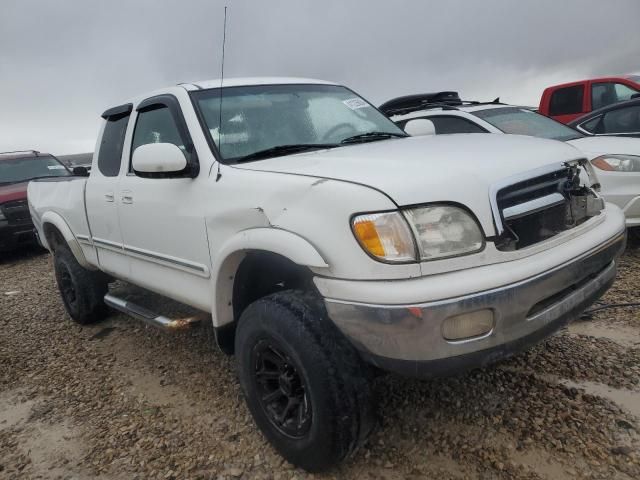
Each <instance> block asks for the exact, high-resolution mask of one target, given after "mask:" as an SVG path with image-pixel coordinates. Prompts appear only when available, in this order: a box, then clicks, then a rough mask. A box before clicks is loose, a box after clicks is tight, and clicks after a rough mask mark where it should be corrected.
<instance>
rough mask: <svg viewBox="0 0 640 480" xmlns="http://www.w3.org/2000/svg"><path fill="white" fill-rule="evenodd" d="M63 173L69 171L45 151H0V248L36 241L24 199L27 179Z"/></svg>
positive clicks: (9, 248) (25, 199)
mask: <svg viewBox="0 0 640 480" xmlns="http://www.w3.org/2000/svg"><path fill="white" fill-rule="evenodd" d="M66 175H71V172H70V171H69V170H68V169H67V167H65V166H64V165H63V164H62V163H61V162H60V161H59V160H58V159H57V158H56V157H54V156H53V155H49V154H48V153H40V152H36V151H35V150H31V151H24V152H6V153H0V251H6V250H11V249H13V248H16V247H19V246H21V245H23V244H33V243H35V241H36V236H35V230H34V228H33V223H32V222H31V215H30V214H29V205H28V203H27V184H28V183H29V181H30V180H33V179H34V178H43V177H60V176H66Z"/></svg>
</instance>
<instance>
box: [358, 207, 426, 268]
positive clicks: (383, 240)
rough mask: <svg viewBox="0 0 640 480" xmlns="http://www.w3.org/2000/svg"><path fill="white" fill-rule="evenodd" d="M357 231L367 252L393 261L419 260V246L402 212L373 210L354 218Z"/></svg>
mask: <svg viewBox="0 0 640 480" xmlns="http://www.w3.org/2000/svg"><path fill="white" fill-rule="evenodd" d="M352 227H353V233H354V235H355V236H356V238H357V239H358V242H360V245H361V246H362V248H364V250H365V251H366V252H368V253H369V254H370V255H372V256H373V257H375V258H377V259H378V260H383V261H385V262H392V263H406V262H415V261H416V249H415V246H414V243H413V237H412V236H411V230H410V229H409V225H407V221H406V220H405V219H404V218H403V217H402V214H401V213H400V212H385V213H369V214H365V215H359V216H357V217H354V218H353V221H352Z"/></svg>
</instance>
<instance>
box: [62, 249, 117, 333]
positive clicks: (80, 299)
mask: <svg viewBox="0 0 640 480" xmlns="http://www.w3.org/2000/svg"><path fill="white" fill-rule="evenodd" d="M53 264H54V268H55V274H56V281H57V283H58V290H59V291H60V296H61V297H62V302H63V303H64V307H65V309H66V310H67V313H68V314H69V316H70V317H71V319H72V320H73V321H74V322H76V323H79V324H80V325H86V324H89V323H94V322H97V321H99V320H102V319H103V318H104V317H105V316H106V314H107V306H106V305H105V303H104V295H105V294H106V293H107V291H108V284H107V278H106V276H105V275H103V274H102V273H101V272H93V271H91V270H87V269H85V268H83V267H82V266H81V265H80V264H79V263H78V261H77V260H76V258H75V257H74V256H73V254H72V253H71V252H70V251H69V250H68V249H67V248H65V247H59V248H57V249H56V250H55V252H54V255H53Z"/></svg>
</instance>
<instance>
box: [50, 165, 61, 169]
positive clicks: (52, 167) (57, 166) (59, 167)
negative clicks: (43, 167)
mask: <svg viewBox="0 0 640 480" xmlns="http://www.w3.org/2000/svg"><path fill="white" fill-rule="evenodd" d="M47 168H48V169H49V170H64V167H63V166H62V165H47Z"/></svg>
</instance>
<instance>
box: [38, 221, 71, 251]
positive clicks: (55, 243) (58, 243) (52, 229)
mask: <svg viewBox="0 0 640 480" xmlns="http://www.w3.org/2000/svg"><path fill="white" fill-rule="evenodd" d="M42 231H43V233H44V237H45V239H46V240H47V245H49V250H51V252H55V251H56V250H57V249H58V248H60V247H64V246H66V245H67V241H66V240H65V239H64V236H63V235H62V232H60V230H58V227H56V226H55V225H53V224H52V223H45V224H44V225H43V226H42Z"/></svg>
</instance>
